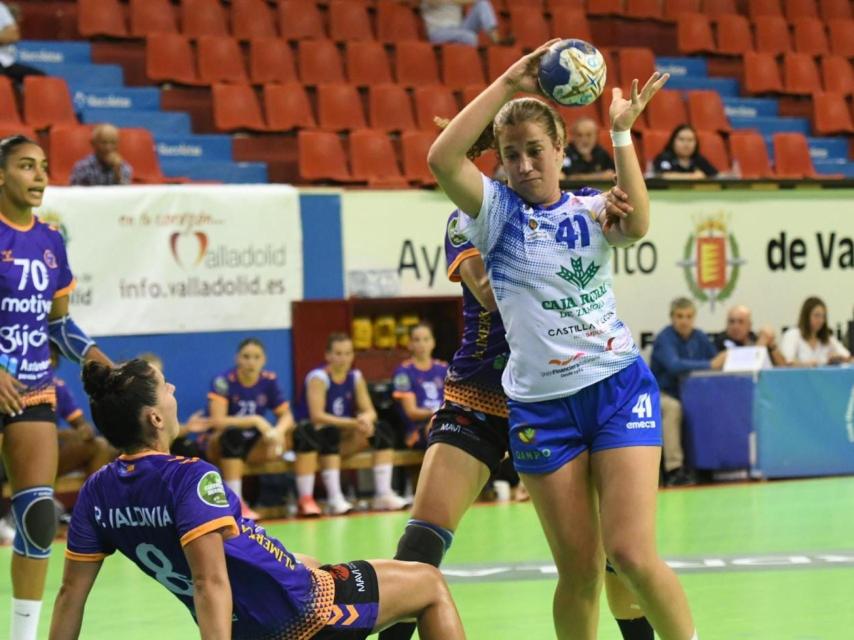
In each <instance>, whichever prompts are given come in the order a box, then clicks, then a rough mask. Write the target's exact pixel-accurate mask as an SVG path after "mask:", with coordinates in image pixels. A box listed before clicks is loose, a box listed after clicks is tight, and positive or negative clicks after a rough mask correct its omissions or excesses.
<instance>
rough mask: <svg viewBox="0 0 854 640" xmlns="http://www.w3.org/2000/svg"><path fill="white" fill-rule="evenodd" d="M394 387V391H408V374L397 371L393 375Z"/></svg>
mask: <svg viewBox="0 0 854 640" xmlns="http://www.w3.org/2000/svg"><path fill="white" fill-rule="evenodd" d="M394 388H395V390H396V391H409V390H410V389H411V388H412V385H411V384H410V383H409V376H408V375H406V374H405V373H398V374H397V375H396V376H395V377H394Z"/></svg>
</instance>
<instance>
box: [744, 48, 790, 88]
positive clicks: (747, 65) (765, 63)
mask: <svg viewBox="0 0 854 640" xmlns="http://www.w3.org/2000/svg"><path fill="white" fill-rule="evenodd" d="M744 88H745V90H746V91H747V93H750V94H758V93H782V91H783V80H782V79H781V77H780V69H779V67H778V66H777V60H776V59H775V58H774V56H773V55H772V54H770V53H756V52H753V51H748V52H747V53H745V54H744Z"/></svg>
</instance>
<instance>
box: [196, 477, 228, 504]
mask: <svg viewBox="0 0 854 640" xmlns="http://www.w3.org/2000/svg"><path fill="white" fill-rule="evenodd" d="M196 492H197V493H198V494H199V499H201V501H202V502H204V503H205V504H209V505H210V506H212V507H227V506H228V498H227V497H226V495H225V487H224V486H223V484H222V478H221V477H220V475H219V474H218V473H217V472H216V471H208V472H207V473H206V474H205V475H203V476H202V477H201V478H200V479H199V484H198V485H197V486H196Z"/></svg>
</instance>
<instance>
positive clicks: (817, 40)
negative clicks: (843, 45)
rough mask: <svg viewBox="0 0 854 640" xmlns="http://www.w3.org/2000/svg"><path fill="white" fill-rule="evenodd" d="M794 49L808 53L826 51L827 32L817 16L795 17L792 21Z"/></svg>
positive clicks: (815, 53) (818, 53)
mask: <svg viewBox="0 0 854 640" xmlns="http://www.w3.org/2000/svg"><path fill="white" fill-rule="evenodd" d="M793 26H794V31H795V51H799V52H800V53H808V54H810V55H814V56H817V55H821V54H822V53H827V52H828V50H829V47H828V46H827V33H825V31H824V23H823V22H822V21H821V20H819V19H818V18H797V19H796V20H795V21H794V23H793Z"/></svg>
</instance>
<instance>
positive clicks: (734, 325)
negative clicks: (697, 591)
mask: <svg viewBox="0 0 854 640" xmlns="http://www.w3.org/2000/svg"><path fill="white" fill-rule="evenodd" d="M714 345H715V349H717V350H718V352H721V351H724V350H725V349H731V348H732V347H753V346H756V347H767V349H768V357H769V358H770V359H771V362H772V363H773V364H774V366H775V367H785V366H786V359H785V358H784V357H783V354H782V353H781V352H780V349H778V348H777V337H776V333H775V331H774V328H773V327H769V326H766V327H762V329H760V330H759V335H756V334H755V333H753V320H752V318H751V315H750V309H748V308H747V307H746V306H744V305H743V304H739V305H736V306H734V307H732V308H731V309H730V310H729V311H728V312H727V315H726V329H725V330H724V331H722V332H721V333H718V334H715V338H714Z"/></svg>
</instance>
